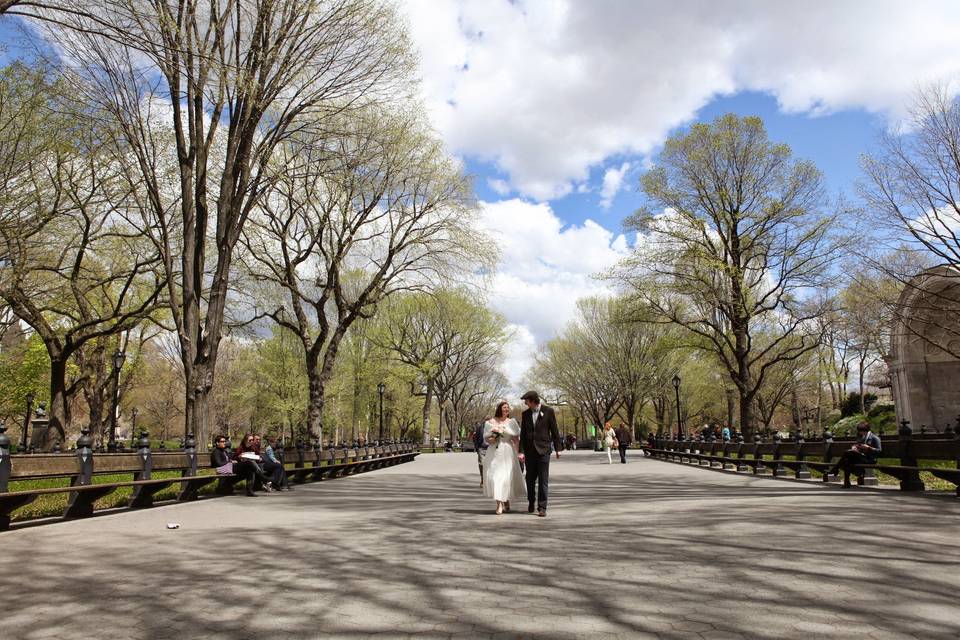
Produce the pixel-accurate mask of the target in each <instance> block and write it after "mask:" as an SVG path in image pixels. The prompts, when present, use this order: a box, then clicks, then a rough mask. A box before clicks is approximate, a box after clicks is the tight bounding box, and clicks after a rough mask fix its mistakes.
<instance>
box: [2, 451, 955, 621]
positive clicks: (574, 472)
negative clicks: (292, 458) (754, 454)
mask: <svg viewBox="0 0 960 640" xmlns="http://www.w3.org/2000/svg"><path fill="white" fill-rule="evenodd" d="M631 453H632V457H631V459H630V462H629V463H628V464H626V465H621V464H614V465H607V464H606V456H605V455H603V454H595V453H592V452H585V451H582V452H574V453H570V454H566V455H564V456H563V457H562V458H561V459H560V460H559V461H557V460H555V459H554V461H553V462H552V464H551V479H552V482H551V494H550V506H549V510H548V517H547V518H546V519H542V518H537V517H534V516H530V515H528V514H527V513H526V508H525V504H524V503H523V501H522V500H521V501H519V502H518V503H517V504H515V505H514V513H511V514H507V515H503V516H499V517H498V516H495V515H493V513H492V511H493V506H494V505H493V504H492V501H487V500H485V499H483V498H482V497H480V495H479V487H478V482H479V475H478V473H477V467H476V457H475V456H473V455H472V454H460V453H450V454H431V455H421V456H420V457H419V458H418V459H417V461H416V462H414V463H411V464H406V465H400V466H397V467H393V468H390V469H386V470H382V471H376V472H372V473H368V474H362V475H358V476H355V477H350V478H345V479H337V480H332V481H324V482H322V483H317V484H312V485H306V486H302V487H298V488H297V489H296V491H295V492H292V493H281V494H273V495H269V496H268V495H261V496H260V497H257V498H255V499H248V498H244V497H242V496H236V497H233V498H224V499H216V500H205V501H201V502H198V503H193V504H181V505H174V506H169V507H158V508H155V509H150V510H145V511H139V512H123V513H117V514H114V515H108V516H102V517H97V518H93V519H89V520H83V521H76V522H67V523H60V524H52V525H48V526H40V527H29V528H21V529H18V530H14V531H11V532H8V533H4V534H0V593H2V598H0V602H2V610H3V614H2V621H0V630H2V631H0V636H2V637H3V638H4V639H6V640H20V639H38V640H39V639H41V638H64V639H66V638H69V639H71V640H72V639H76V638H87V637H89V638H98V639H106V638H224V639H230V640H235V639H236V638H257V639H259V638H264V639H266V638H270V639H271V640H273V639H279V638H291V639H293V638H312V637H315V638H367V637H377V638H393V637H400V638H403V637H409V638H447V637H458V638H538V639H544V640H546V639H548V638H549V639H567V638H581V637H582V638H646V637H650V638H654V637H659V638H706V639H710V640H714V639H722V638H740V637H745V638H771V639H772V638H778V639H779V638H800V637H809V638H825V637H827V638H834V637H835V638H924V639H929V638H957V637H960V613H958V611H960V608H958V606H957V600H956V593H957V591H956V589H957V575H960V535H958V534H960V501H957V500H956V499H950V498H945V499H936V498H924V497H919V496H908V495H901V494H898V493H894V492H886V491H885V492H881V491H856V490H854V491H846V492H845V491H842V490H840V489H838V488H828V487H821V486H816V485H810V484H800V483H795V482H784V481H777V480H771V479H761V478H753V477H749V476H743V475H733V474H723V473H715V472H710V471H707V470H702V469H698V468H692V467H687V466H681V465H675V464H668V463H664V462H659V461H653V460H644V459H642V458H641V457H640V456H639V454H636V453H633V452H631ZM168 522H178V523H180V525H181V528H180V529H177V530H168V529H166V527H165V525H166V523H168Z"/></svg>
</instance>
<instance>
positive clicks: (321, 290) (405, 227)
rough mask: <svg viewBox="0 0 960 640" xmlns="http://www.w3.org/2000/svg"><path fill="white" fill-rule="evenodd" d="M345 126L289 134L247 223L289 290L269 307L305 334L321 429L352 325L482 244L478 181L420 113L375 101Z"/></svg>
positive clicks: (247, 256)
mask: <svg viewBox="0 0 960 640" xmlns="http://www.w3.org/2000/svg"><path fill="white" fill-rule="evenodd" d="M338 130H339V131H340V132H341V133H340V134H339V135H338V137H337V139H336V140H334V141H331V143H330V144H327V145H326V146H321V144H320V142H322V141H319V140H314V139H311V138H307V139H297V140H290V141H288V143H287V144H286V145H284V147H283V155H282V156H281V157H280V161H279V162H277V163H276V164H275V165H274V168H275V169H276V171H277V176H276V178H275V180H274V186H273V189H272V191H271V193H270V194H269V195H268V197H266V198H264V199H263V202H262V203H261V208H260V209H259V210H258V211H257V212H256V213H255V214H254V216H253V217H251V219H250V224H249V225H248V228H247V229H246V231H245V233H244V235H243V242H244V246H245V251H244V255H243V258H242V260H243V262H244V265H245V266H246V268H247V271H248V272H249V274H250V276H251V277H252V278H253V279H254V280H255V281H257V282H260V283H265V284H267V285H269V286H272V287H279V288H280V289H281V290H282V292H283V297H285V298H286V299H285V300H284V301H283V303H282V304H279V305H278V306H276V307H275V308H273V309H268V310H266V311H264V312H261V313H262V315H266V316H269V317H270V318H272V319H273V320H274V321H275V322H276V323H278V324H279V325H281V326H283V327H285V328H287V329H290V330H291V331H293V332H294V333H295V334H296V335H298V336H299V337H300V339H301V340H302V341H303V346H304V350H305V353H306V366H307V378H308V380H309V387H310V393H309V400H308V408H307V424H308V429H309V432H310V434H311V437H314V438H320V437H321V433H322V417H323V406H324V400H325V397H324V392H325V386H326V384H327V382H328V380H329V379H330V375H331V372H332V371H333V366H334V363H335V361H336V358H337V354H338V351H339V349H340V345H341V342H342V341H343V338H344V336H345V335H346V332H347V331H348V330H349V329H350V327H351V326H352V325H353V324H354V323H355V322H356V321H358V320H360V319H363V318H369V317H371V316H372V315H373V314H374V313H375V311H376V309H377V306H378V305H379V303H380V302H381V301H382V300H384V299H386V298H388V297H389V296H391V295H393V294H395V293H398V292H402V291H413V290H421V289H427V288H429V287H430V286H431V283H433V282H436V281H438V280H441V279H444V278H447V277H450V276H451V274H453V273H456V272H458V271H460V270H462V269H463V268H464V267H472V266H473V265H474V264H476V263H477V260H478V258H477V256H478V255H479V253H478V247H479V242H478V236H477V234H476V233H475V232H474V231H473V227H472V222H471V219H472V217H473V215H474V208H473V202H472V199H471V191H470V188H469V182H468V181H467V180H466V179H465V178H464V177H463V175H462V174H461V173H460V171H459V168H458V167H457V166H456V164H455V163H454V162H453V161H452V160H451V159H449V158H448V157H447V156H446V154H445V153H444V151H443V148H442V145H441V144H440V143H439V141H437V140H436V139H434V138H433V137H432V135H431V134H430V133H429V132H428V131H427V130H426V129H425V128H424V126H423V125H422V123H421V122H420V120H419V118H418V117H416V116H414V115H410V114H405V113H400V112H396V111H390V110H384V109H380V108H373V107H371V108H369V109H368V110H366V111H365V112H363V113H354V114H351V115H350V116H348V117H347V118H346V119H345V120H344V121H343V122H341V123H340V125H339V126H338ZM257 304H258V303H257V302H256V301H254V305H255V306H256V305H257Z"/></svg>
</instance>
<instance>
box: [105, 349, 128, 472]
mask: <svg viewBox="0 0 960 640" xmlns="http://www.w3.org/2000/svg"><path fill="white" fill-rule="evenodd" d="M126 358H127V354H125V353H124V352H123V351H117V352H116V353H114V354H113V401H112V402H111V403H110V441H109V442H107V451H109V452H110V453H116V451H117V405H119V404H120V368H121V367H123V361H124V360H126Z"/></svg>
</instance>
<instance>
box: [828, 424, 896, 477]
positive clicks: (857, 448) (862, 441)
mask: <svg viewBox="0 0 960 640" xmlns="http://www.w3.org/2000/svg"><path fill="white" fill-rule="evenodd" d="M857 436H858V438H857V441H856V442H855V443H854V445H853V446H852V447H850V449H848V450H847V451H844V452H843V455H842V456H840V459H839V460H838V461H837V464H835V465H833V468H832V469H831V470H830V472H829V473H830V475H836V474H837V473H839V471H840V470H841V469H843V472H844V473H843V486H844V487H850V486H851V485H850V475H851V474H854V475H856V476H857V481H858V482H862V481H863V474H864V470H863V469H860V468H857V466H856V465H859V464H876V463H877V455H878V454H879V453H880V451H882V449H883V448H882V446H881V444H880V436H878V435H876V434H875V433H873V432H872V431H870V423H869V422H866V421H863V422H861V423H860V424H858V425H857Z"/></svg>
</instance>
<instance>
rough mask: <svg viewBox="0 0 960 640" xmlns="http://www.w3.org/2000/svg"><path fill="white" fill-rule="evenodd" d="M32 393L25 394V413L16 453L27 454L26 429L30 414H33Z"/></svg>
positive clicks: (28, 424)
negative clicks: (21, 434)
mask: <svg viewBox="0 0 960 640" xmlns="http://www.w3.org/2000/svg"><path fill="white" fill-rule="evenodd" d="M34 397H35V396H34V395H33V391H31V392H29V393H28V394H27V413H26V415H24V416H23V436H22V437H21V438H20V446H18V447H17V453H26V452H27V429H28V428H29V427H30V414H32V413H33V399H34Z"/></svg>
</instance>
